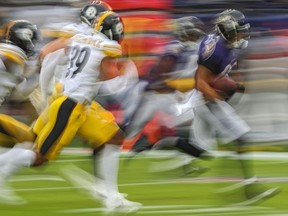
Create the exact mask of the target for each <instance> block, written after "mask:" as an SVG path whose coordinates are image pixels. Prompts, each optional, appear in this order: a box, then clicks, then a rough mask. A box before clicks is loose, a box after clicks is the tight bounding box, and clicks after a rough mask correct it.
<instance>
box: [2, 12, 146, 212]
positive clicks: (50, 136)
mask: <svg viewBox="0 0 288 216" xmlns="http://www.w3.org/2000/svg"><path fill="white" fill-rule="evenodd" d="M93 28H94V29H95V31H94V32H93V33H92V34H91V35H87V34H76V35H75V36H73V37H72V38H71V41H70V43H69V50H70V51H69V54H68V56H69V57H68V58H69V68H68V71H67V73H66V74H65V77H64V79H63V81H62V84H63V94H62V95H61V96H59V97H58V98H57V99H55V100H54V101H53V103H51V104H50V105H49V107H48V112H47V113H48V120H47V122H46V124H45V125H43V124H42V123H40V124H38V122H37V121H36V123H35V125H34V127H33V131H34V132H35V134H37V138H36V140H35V142H34V144H35V149H34V150H31V149H22V148H12V149H11V150H10V151H8V152H7V153H5V156H6V158H5V159H3V163H2V164H1V167H0V172H3V170H5V176H9V175H11V174H13V173H14V172H16V171H17V170H18V169H19V168H21V167H23V166H27V165H30V166H39V165H42V164H43V163H45V162H47V161H50V160H54V159H56V158H57V156H58V154H59V153H60V152H61V150H62V149H63V148H64V147H65V146H67V145H69V144H70V142H71V141H72V139H73V137H74V136H75V135H76V134H77V135H78V136H80V137H82V138H83V139H85V140H87V142H88V143H89V144H91V145H92V146H95V147H99V146H101V145H104V144H105V146H104V149H103V158H102V163H101V164H102V169H101V171H102V176H103V179H104V182H105V186H106V192H107V197H106V198H105V200H104V201H103V203H104V206H105V207H106V209H107V210H108V211H114V210H118V209H119V208H120V209H122V210H126V211H128V212H131V211H136V210H138V209H139V208H140V207H141V204H139V203H136V202H131V201H128V200H127V199H125V198H124V197H123V196H122V195H121V194H120V193H119V192H118V185H117V177H118V160H119V158H118V157H119V148H120V144H121V143H122V139H123V136H124V134H123V131H122V130H121V129H120V128H119V126H118V125H117V123H116V122H115V119H114V117H113V115H112V114H111V113H110V112H108V111H106V110H104V109H103V108H102V107H101V106H100V105H98V106H97V107H94V108H95V109H94V110H93V109H91V107H90V104H91V102H92V101H93V99H94V98H95V96H96V95H97V92H98V91H99V88H100V86H101V84H102V83H103V82H104V81H105V80H107V79H111V78H113V77H115V75H118V74H119V70H118V68H117V67H116V65H117V64H116V59H117V58H118V57H119V56H121V46H120V45H119V43H118V42H119V41H120V40H121V39H122V38H123V35H124V32H123V23H122V22H121V19H120V17H119V16H118V15H117V14H116V13H114V12H112V11H107V12H103V13H101V14H99V16H98V21H97V22H95V24H94V26H93ZM41 121H42V120H41ZM11 164H13V167H12V166H11ZM5 176H4V174H3V175H2V176H1V178H3V177H5Z"/></svg>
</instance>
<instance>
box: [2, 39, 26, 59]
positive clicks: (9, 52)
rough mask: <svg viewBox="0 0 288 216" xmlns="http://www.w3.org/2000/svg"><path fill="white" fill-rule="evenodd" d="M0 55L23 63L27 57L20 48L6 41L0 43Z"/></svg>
mask: <svg viewBox="0 0 288 216" xmlns="http://www.w3.org/2000/svg"><path fill="white" fill-rule="evenodd" d="M0 55H2V56H4V57H6V58H8V59H10V60H12V61H14V62H16V63H18V64H24V63H25V61H26V59H27V56H26V54H25V53H24V51H23V50H22V49H20V48H19V47H17V46H15V45H13V44H7V43H0Z"/></svg>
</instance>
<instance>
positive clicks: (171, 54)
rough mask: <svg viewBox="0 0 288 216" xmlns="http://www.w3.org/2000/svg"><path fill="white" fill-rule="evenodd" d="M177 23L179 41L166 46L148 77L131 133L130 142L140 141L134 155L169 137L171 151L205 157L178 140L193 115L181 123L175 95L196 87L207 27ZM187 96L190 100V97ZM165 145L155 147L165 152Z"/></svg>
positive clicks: (194, 20)
mask: <svg viewBox="0 0 288 216" xmlns="http://www.w3.org/2000/svg"><path fill="white" fill-rule="evenodd" d="M174 22H175V26H176V30H175V32H176V39H175V40H172V41H171V42H169V43H168V44H166V47H165V50H164V53H163V55H162V56H161V57H160V58H159V61H158V63H157V64H156V65H154V67H152V69H151V71H150V73H149V74H148V76H147V77H146V87H145V91H144V92H143V97H142V101H141V102H140V106H139V108H138V109H137V110H136V111H135V113H134V114H133V118H132V120H131V122H130V124H129V125H128V127H127V133H128V136H129V138H132V139H133V138H135V137H136V139H137V141H136V142H135V143H134V145H133V147H132V151H134V152H140V151H143V150H146V149H150V148H152V147H153V145H154V144H155V143H158V144H159V143H160V142H159V141H160V140H161V139H164V138H165V137H167V136H169V137H171V138H169V141H168V143H169V144H168V145H169V147H172V146H173V147H176V148H177V149H180V150H181V151H184V152H185V153H188V154H189V155H192V156H196V157H199V156H200V154H202V153H203V152H201V150H200V149H199V150H198V148H195V147H193V146H192V145H191V144H189V143H185V144H184V145H183V144H182V143H180V141H178V139H180V135H179V134H178V135H179V136H177V132H176V131H175V130H177V127H179V126H180V125H181V124H182V126H184V125H185V124H188V125H189V124H190V123H191V119H192V117H193V115H190V116H188V117H187V116H186V118H185V120H184V121H183V119H182V120H180V119H181V116H180V115H179V112H178V111H177V109H176V107H177V105H179V101H178V98H177V96H176V97H175V94H176V95H177V90H178V89H179V87H180V91H187V89H190V90H191V89H193V87H194V79H193V77H194V74H195V71H196V69H197V59H198V48H199V42H200V41H201V38H202V37H203V36H204V35H205V29H204V23H203V22H202V21H201V20H200V19H198V18H197V17H195V16H187V17H182V18H179V19H176V20H174ZM183 83H189V85H190V87H189V88H188V87H187V85H186V87H185V89H182V88H183V85H182V84H183ZM178 94H179V92H178ZM185 94H186V96H188V97H187V98H186V99H188V98H189V95H190V93H189V92H188V93H185ZM186 109H187V107H186ZM190 109H191V107H190ZM181 114H183V113H181ZM160 116H161V117H160ZM165 118H166V119H165ZM169 125H170V126H169ZM167 126H168V127H167ZM163 132H164V133H163ZM172 137H173V138H172ZM182 138H183V137H182ZM162 141H164V140H162ZM164 143H167V142H161V147H160V144H159V145H158V144H157V146H156V145H155V146H154V149H156V148H157V149H161V148H165V144H164ZM166 147H168V146H167V145H166Z"/></svg>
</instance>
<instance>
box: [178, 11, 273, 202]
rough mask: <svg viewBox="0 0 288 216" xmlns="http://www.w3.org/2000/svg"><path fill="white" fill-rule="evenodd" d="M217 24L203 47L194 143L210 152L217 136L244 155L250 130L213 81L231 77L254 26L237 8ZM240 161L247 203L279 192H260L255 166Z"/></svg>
mask: <svg viewBox="0 0 288 216" xmlns="http://www.w3.org/2000/svg"><path fill="white" fill-rule="evenodd" d="M214 24H215V32H214V33H213V34H209V35H207V36H206V37H205V38H204V39H203V40H202V42H201V44H200V49H199V59H198V69H197V71H196V75H195V80H196V88H195V90H193V91H194V92H193V94H194V105H195V107H194V120H193V124H192V127H191V133H190V141H191V143H194V144H197V145H198V146H200V147H201V148H203V149H206V150H208V151H209V150H211V149H213V148H214V147H215V146H214V145H215V144H217V142H216V136H217V140H220V143H221V144H227V143H231V142H234V143H236V149H237V152H242V150H243V149H242V148H241V147H242V146H243V144H244V143H245V141H246V140H247V134H248V132H249V131H250V127H249V126H248V125H247V123H246V122H245V121H244V120H243V119H241V117H240V116H238V115H237V113H236V112H235V110H234V109H233V108H232V107H231V106H230V105H229V104H228V102H226V100H225V98H224V97H223V95H221V94H219V93H218V92H217V89H215V88H213V82H214V81H215V80H217V79H219V78H220V77H223V76H228V74H229V73H230V72H231V69H232V68H233V67H234V66H235V64H236V63H237V59H238V54H239V52H240V51H241V49H244V48H245V47H247V44H248V39H249V34H250V24H249V23H248V22H247V20H246V18H245V16H244V14H243V13H242V12H240V11H238V10H234V9H228V10H225V11H223V12H222V13H220V14H218V16H217V18H216V20H215V23H214ZM236 88H237V89H235V91H243V90H244V89H245V88H244V87H243V86H236ZM183 142H184V141H183ZM239 161H240V162H241V165H242V166H241V168H242V171H243V174H244V178H245V181H244V182H245V186H246V187H245V192H246V198H247V200H245V202H244V203H243V204H252V203H254V202H257V201H259V200H262V199H263V198H267V197H271V196H273V195H275V194H276V193H278V192H279V189H278V188H270V189H268V190H267V189H265V190H262V191H256V190H255V187H254V186H255V185H257V184H255V183H256V181H255V180H256V177H255V176H254V173H253V171H252V169H251V167H250V166H249V165H248V164H247V163H246V161H245V160H243V159H242V160H241V154H240V160H239ZM256 187H257V186H256Z"/></svg>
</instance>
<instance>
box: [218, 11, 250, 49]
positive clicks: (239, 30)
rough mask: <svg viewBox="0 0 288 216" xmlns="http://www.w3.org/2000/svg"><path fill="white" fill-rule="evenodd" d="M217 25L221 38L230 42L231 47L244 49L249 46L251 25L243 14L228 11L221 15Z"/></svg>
mask: <svg viewBox="0 0 288 216" xmlns="http://www.w3.org/2000/svg"><path fill="white" fill-rule="evenodd" d="M215 24H216V29H217V31H218V33H219V34H220V36H221V37H222V38H223V39H225V40H226V41H228V42H229V43H230V45H231V47H233V48H237V49H243V48H246V47H247V46H248V39H249V38H250V24H249V23H247V22H246V19H245V16H244V15H243V14H242V13H241V12H239V11H236V10H226V11H224V12H222V13H221V14H220V15H219V17H218V18H217V19H216V21H215Z"/></svg>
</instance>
